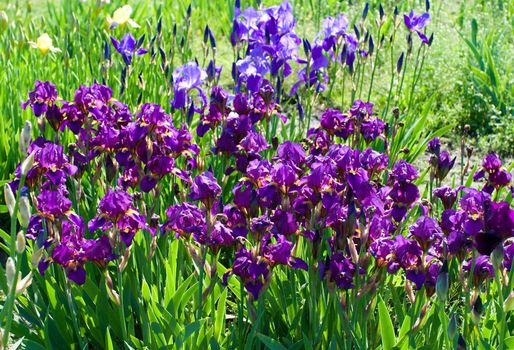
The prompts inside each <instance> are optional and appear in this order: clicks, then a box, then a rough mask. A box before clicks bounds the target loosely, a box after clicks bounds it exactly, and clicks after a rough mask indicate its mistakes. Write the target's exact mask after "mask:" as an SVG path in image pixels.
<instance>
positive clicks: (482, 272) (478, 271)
mask: <svg viewBox="0 0 514 350" xmlns="http://www.w3.org/2000/svg"><path fill="white" fill-rule="evenodd" d="M473 264H474V267H473V285H474V286H475V287H478V286H480V285H481V284H482V283H483V282H484V281H485V280H487V279H492V278H494V274H495V272H494V267H493V264H492V263H491V261H490V259H489V256H487V255H479V256H478V257H477V258H476V259H474V260H473V259H472V258H470V259H468V260H466V261H465V262H464V263H463V264H462V269H463V270H464V271H470V270H471V268H472V266H473Z"/></svg>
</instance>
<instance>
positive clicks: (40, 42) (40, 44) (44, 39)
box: [29, 33, 61, 55]
mask: <svg viewBox="0 0 514 350" xmlns="http://www.w3.org/2000/svg"><path fill="white" fill-rule="evenodd" d="M29 44H30V46H32V47H33V48H35V49H39V51H40V52H41V53H42V54H43V55H46V54H47V53H48V51H51V52H61V49H58V48H57V47H54V45H53V43H52V38H50V36H49V35H48V34H47V33H43V34H42V35H41V36H40V37H39V38H37V40H36V42H33V41H29Z"/></svg>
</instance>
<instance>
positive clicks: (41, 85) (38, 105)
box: [21, 80, 57, 117]
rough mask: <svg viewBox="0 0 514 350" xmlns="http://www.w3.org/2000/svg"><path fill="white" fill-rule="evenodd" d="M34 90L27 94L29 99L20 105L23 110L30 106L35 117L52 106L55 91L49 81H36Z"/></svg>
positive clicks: (55, 97) (55, 96)
mask: <svg viewBox="0 0 514 350" xmlns="http://www.w3.org/2000/svg"><path fill="white" fill-rule="evenodd" d="M34 85H35V86H34V90H32V91H30V92H29V99H28V100H27V101H26V102H24V103H22V105H21V108H23V109H25V108H27V106H29V105H30V107H32V110H33V111H34V115H35V116H36V117H39V116H41V115H42V114H43V113H45V112H46V111H47V110H48V107H49V106H51V105H53V103H54V102H55V100H56V99H57V89H56V88H55V85H54V84H52V83H51V82H49V81H44V82H43V81H39V80H36V82H35V83H34Z"/></svg>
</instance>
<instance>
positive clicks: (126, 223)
mask: <svg viewBox="0 0 514 350" xmlns="http://www.w3.org/2000/svg"><path fill="white" fill-rule="evenodd" d="M98 208H99V210H98V214H97V216H96V217H94V218H93V219H92V220H91V221H89V223H88V229H89V231H90V232H93V231H95V230H97V229H101V230H103V231H106V230H108V229H111V228H113V227H114V228H116V229H117V230H118V231H119V233H120V238H121V240H122V241H123V242H124V243H125V245H126V246H127V247H128V246H130V245H131V244H132V239H133V238H134V236H135V235H136V233H137V232H138V231H139V230H142V229H145V228H147V225H146V220H145V218H144V216H143V215H141V214H140V213H139V211H137V209H136V208H134V207H133V205H132V196H131V195H130V194H129V193H127V192H125V191H123V190H115V191H111V190H109V191H108V192H107V194H106V195H105V196H104V197H103V198H102V199H101V200H100V203H99V205H98Z"/></svg>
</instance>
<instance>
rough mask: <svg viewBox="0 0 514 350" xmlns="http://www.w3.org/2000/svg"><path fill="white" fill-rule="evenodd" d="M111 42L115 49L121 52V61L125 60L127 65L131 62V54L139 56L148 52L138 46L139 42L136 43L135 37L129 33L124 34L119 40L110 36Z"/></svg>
mask: <svg viewBox="0 0 514 350" xmlns="http://www.w3.org/2000/svg"><path fill="white" fill-rule="evenodd" d="M111 42H112V45H113V46H114V48H115V49H116V51H118V52H119V53H120V54H121V57H123V61H125V64H127V65H130V64H131V63H132V56H133V55H137V56H141V55H144V54H145V53H147V52H148V50H146V49H144V48H141V47H138V46H140V45H141V43H139V42H138V43H136V39H134V37H133V36H132V34H130V33H127V34H125V36H123V38H122V39H121V41H118V40H116V38H114V37H112V36H111Z"/></svg>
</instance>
